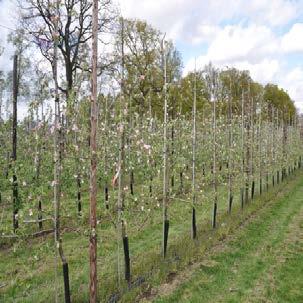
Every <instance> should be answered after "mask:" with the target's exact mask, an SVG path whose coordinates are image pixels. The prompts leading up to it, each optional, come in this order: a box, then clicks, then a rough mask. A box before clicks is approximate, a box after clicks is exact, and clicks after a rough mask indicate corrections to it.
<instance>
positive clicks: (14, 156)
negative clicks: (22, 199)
mask: <svg viewBox="0 0 303 303" xmlns="http://www.w3.org/2000/svg"><path fill="white" fill-rule="evenodd" d="M17 66H18V56H17V55H15V56H14V70H13V132H12V134H13V137H12V145H13V150H12V164H13V229H14V232H16V230H17V229H18V227H19V221H18V211H19V195H18V180H17V174H16V160H17V97H18V70H17Z"/></svg>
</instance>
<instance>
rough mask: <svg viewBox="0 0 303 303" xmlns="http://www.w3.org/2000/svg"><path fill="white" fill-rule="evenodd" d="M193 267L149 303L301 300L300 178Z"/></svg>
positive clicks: (302, 232)
mask: <svg viewBox="0 0 303 303" xmlns="http://www.w3.org/2000/svg"><path fill="white" fill-rule="evenodd" d="M196 267H197V268H195V269H194V270H193V271H192V272H191V273H190V274H189V273H186V272H184V273H183V274H184V275H185V276H186V277H187V278H186V279H185V281H184V278H183V279H182V275H178V277H176V280H178V279H180V280H182V283H180V284H178V282H176V281H172V283H170V284H167V285H164V286H163V285H162V286H160V288H159V289H158V293H159V296H158V298H156V299H155V300H154V302H157V303H164V302H167V303H168V302H187V303H189V302H192V303H194V302H197V303H203V302H208V303H210V302H235V303H236V302H281V303H282V302H283V303H284V302H292V303H296V302H298V303H299V302H303V179H301V180H300V182H299V183H298V184H297V185H296V186H295V187H294V188H293V190H291V191H290V192H289V193H288V194H287V195H286V196H284V197H283V198H278V199H277V200H276V201H272V202H269V203H268V205H266V206H265V207H264V208H263V209H262V210H261V211H259V212H257V214H256V215H255V217H254V218H252V219H251V221H250V223H249V224H247V225H244V226H242V227H241V228H240V229H239V231H238V232H237V233H236V235H235V236H233V238H232V239H230V240H229V241H226V243H225V244H223V245H221V247H220V248H219V249H218V247H217V248H214V249H213V251H212V252H210V253H209V254H208V257H207V256H206V257H205V260H203V261H202V262H200V263H199V265H198V266H196ZM172 285H175V286H172Z"/></svg>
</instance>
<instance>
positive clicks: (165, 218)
mask: <svg viewBox="0 0 303 303" xmlns="http://www.w3.org/2000/svg"><path fill="white" fill-rule="evenodd" d="M164 38H165V37H164ZM164 38H163V40H162V60H163V76H164V89H163V92H164V130H163V243H162V253H163V257H164V258H165V257H166V252H167V243H168V232H169V220H168V191H167V185H168V182H167V181H168V176H167V175H168V174H167V172H168V170H167V158H168V148H167V77H166V53H165V52H166V50H165V46H164Z"/></svg>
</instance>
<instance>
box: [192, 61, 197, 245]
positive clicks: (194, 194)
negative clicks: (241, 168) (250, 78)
mask: <svg viewBox="0 0 303 303" xmlns="http://www.w3.org/2000/svg"><path fill="white" fill-rule="evenodd" d="M196 110H197V71H196V62H195V79H194V102H193V132H192V142H193V143H192V149H193V150H192V153H193V154H192V204H193V205H192V237H193V239H195V238H196V237H197V226H196V207H195V206H196V137H197V135H196V127H197V124H196Z"/></svg>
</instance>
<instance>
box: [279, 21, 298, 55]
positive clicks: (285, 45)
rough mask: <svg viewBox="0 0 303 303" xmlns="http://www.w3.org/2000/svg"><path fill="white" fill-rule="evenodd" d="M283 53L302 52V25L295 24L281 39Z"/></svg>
mask: <svg viewBox="0 0 303 303" xmlns="http://www.w3.org/2000/svg"><path fill="white" fill-rule="evenodd" d="M281 43H282V50H283V51H284V52H303V23H296V24H294V25H293V26H292V28H291V29H290V31H289V32H288V33H286V34H285V35H284V36H283V38H282V42H281Z"/></svg>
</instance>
